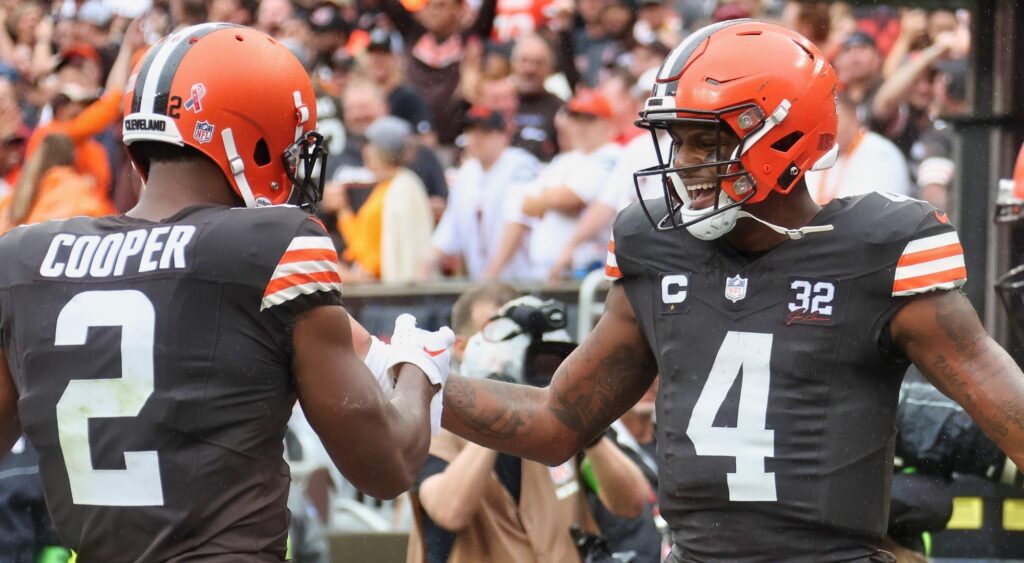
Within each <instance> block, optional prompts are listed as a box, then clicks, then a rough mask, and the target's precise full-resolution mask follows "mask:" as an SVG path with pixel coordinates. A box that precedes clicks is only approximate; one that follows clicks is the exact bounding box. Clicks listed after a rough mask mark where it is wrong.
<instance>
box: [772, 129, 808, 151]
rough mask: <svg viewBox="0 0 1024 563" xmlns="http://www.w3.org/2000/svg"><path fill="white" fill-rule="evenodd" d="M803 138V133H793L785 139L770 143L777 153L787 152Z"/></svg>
mask: <svg viewBox="0 0 1024 563" xmlns="http://www.w3.org/2000/svg"><path fill="white" fill-rule="evenodd" d="M803 136H804V132H803V131H793V132H792V133H790V134H789V135H786V136H785V137H783V138H781V139H779V140H778V141H775V142H774V143H772V148H773V149H775V150H777V151H779V152H789V149H791V148H793V145H795V144H796V143H797V141H799V140H800V139H801V138H803Z"/></svg>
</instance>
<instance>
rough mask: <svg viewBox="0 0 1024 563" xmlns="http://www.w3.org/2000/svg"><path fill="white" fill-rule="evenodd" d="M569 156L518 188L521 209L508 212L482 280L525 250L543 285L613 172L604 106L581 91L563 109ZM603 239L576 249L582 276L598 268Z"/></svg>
mask: <svg viewBox="0 0 1024 563" xmlns="http://www.w3.org/2000/svg"><path fill="white" fill-rule="evenodd" d="M566 110H567V117H566V130H567V132H568V134H569V136H570V138H571V141H570V142H571V144H572V146H573V149H574V150H572V151H569V152H565V153H562V154H560V155H558V156H557V157H555V160H553V161H551V164H550V165H548V167H547V168H545V169H544V171H543V172H541V174H540V176H539V177H538V178H537V181H535V182H532V183H530V184H529V185H526V186H524V187H523V188H521V191H522V192H523V196H522V200H521V203H520V204H519V205H518V206H517V207H512V208H510V209H508V210H507V218H508V225H507V226H506V227H505V233H504V234H503V235H502V239H501V245H500V246H499V247H498V250H497V251H496V252H495V254H494V257H493V258H492V261H491V263H489V264H488V266H487V269H486V270H485V271H484V277H485V278H488V279H491V278H494V277H497V275H498V273H499V272H501V271H502V270H503V269H504V267H505V265H506V264H507V261H508V260H509V259H510V258H511V257H512V256H514V255H515V253H516V252H517V251H518V250H519V249H520V248H521V247H524V246H525V247H526V248H527V256H528V259H529V262H530V278H531V279H537V280H543V279H547V277H548V274H549V273H550V271H551V268H552V267H553V266H554V264H555V262H556V260H557V259H558V257H559V255H560V253H561V251H562V245H564V244H565V241H567V240H569V238H570V237H571V235H572V233H573V232H574V230H575V228H576V222H577V220H578V219H579V216H580V214H581V213H582V212H583V210H584V209H586V207H587V205H589V204H590V202H592V201H593V200H594V198H595V197H596V196H597V194H598V192H599V191H600V190H601V188H602V187H603V186H604V182H605V181H607V178H608V174H609V173H611V171H612V169H613V168H614V167H615V163H616V161H617V160H618V158H619V155H620V153H621V147H620V146H619V145H616V144H615V143H614V142H612V135H613V134H614V127H613V125H612V123H611V118H612V111H611V106H609V104H608V100H607V99H606V98H605V97H604V95H602V94H601V93H600V92H598V91H596V90H586V89H584V90H580V92H579V93H578V94H576V96H574V97H573V98H572V100H570V101H569V104H568V105H567V106H566ZM607 242H608V241H607V239H603V240H596V239H592V240H590V241H586V242H585V243H583V244H578V245H576V247H575V250H574V251H573V259H572V262H571V264H570V267H571V268H572V270H573V271H579V272H586V271H589V270H591V269H593V268H597V267H599V266H601V265H602V264H603V262H602V257H603V256H605V255H606V254H607Z"/></svg>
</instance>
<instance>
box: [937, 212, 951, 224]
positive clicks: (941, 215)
mask: <svg viewBox="0 0 1024 563" xmlns="http://www.w3.org/2000/svg"><path fill="white" fill-rule="evenodd" d="M935 219H937V220H938V221H939V223H942V224H943V225H945V224H946V223H949V215H946V214H945V213H944V212H942V211H936V212H935Z"/></svg>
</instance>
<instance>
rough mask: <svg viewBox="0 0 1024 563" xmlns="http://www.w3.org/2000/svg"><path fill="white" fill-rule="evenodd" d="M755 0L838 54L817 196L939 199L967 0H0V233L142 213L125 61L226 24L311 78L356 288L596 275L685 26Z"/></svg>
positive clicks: (746, 7)
mask: <svg viewBox="0 0 1024 563" xmlns="http://www.w3.org/2000/svg"><path fill="white" fill-rule="evenodd" d="M741 17H759V18H766V19H775V20H777V21H780V22H782V23H784V24H786V25H789V26H791V27H793V28H794V29H796V30H798V31H800V32H801V33H803V34H805V35H806V36H808V37H809V38H811V39H812V40H813V41H815V42H816V43H817V44H818V45H819V46H820V47H821V48H822V49H823V50H824V52H825V53H826V54H827V55H828V56H829V57H830V58H831V60H832V62H833V63H834V65H835V67H836V70H837V73H838V75H839V78H840V80H841V82H842V91H841V92H840V104H839V110H840V112H839V115H840V126H839V136H838V143H839V160H838V163H837V165H836V166H835V167H834V168H832V169H831V170H828V171H822V172H817V173H811V174H808V183H809V185H810V187H811V191H812V194H813V195H814V197H815V198H816V199H817V200H818V201H819V202H825V201H827V200H828V199H830V198H832V197H841V196H847V195H855V194H859V193H864V192H867V191H871V190H885V191H891V192H894V193H899V194H903V195H908V196H911V197H920V198H924V199H927V200H929V201H931V202H933V203H934V204H936V205H937V206H939V207H945V206H946V205H947V191H948V188H949V185H950V183H951V181H952V178H953V176H954V163H953V160H952V159H951V157H950V151H951V145H952V137H951V132H950V127H949V125H948V123H947V121H946V118H947V117H949V116H952V115H956V114H958V113H962V112H964V111H966V101H965V98H966V85H965V83H966V73H967V62H966V61H967V55H968V51H969V49H970V45H969V32H968V26H969V21H968V20H969V14H968V13H967V12H966V11H956V12H953V11H949V10H933V11H926V10H923V9H911V8H893V7H886V6H879V5H872V6H867V7H864V6H861V7H852V6H850V5H847V4H845V3H843V2H797V1H783V0H333V1H324V0H215V1H212V2H205V1H201V0H140V1H132V2H128V1H122V0H85V1H82V0H53V1H43V0H18V1H13V0H0V27H2V28H3V29H2V32H0V206H2V209H0V228H2V229H3V230H7V229H9V228H11V227H13V226H15V225H18V224H21V223H26V222H34V221H39V220H45V219H50V218H61V217H63V216H67V215H75V214H93V215H95V214H101V213H107V212H109V211H111V210H116V211H125V210H126V209H128V208H130V207H131V206H132V205H133V204H134V202H135V200H136V198H137V195H138V193H139V190H140V189H141V184H140V181H139V180H138V177H137V175H135V174H133V173H132V170H131V168H130V164H129V163H128V159H126V158H125V153H124V151H123V149H122V148H121V146H120V143H119V138H118V137H119V135H120V128H119V118H120V112H121V97H122V92H123V90H124V86H125V85H126V83H127V81H128V80H129V74H130V69H131V68H132V65H133V64H135V63H136V62H137V61H138V60H140V58H141V57H142V55H143V54H144V53H145V50H146V48H147V47H148V46H149V45H152V44H153V43H155V42H156V41H157V40H159V38H160V37H161V36H163V35H165V34H167V33H169V32H172V31H174V30H175V29H179V28H182V27H185V26H188V25H191V24H194V23H200V22H204V21H228V22H234V23H239V24H246V25H252V26H255V27H257V28H259V29H261V30H263V31H266V32H268V33H270V34H271V35H273V36H275V37H276V38H278V39H279V40H280V41H281V42H282V43H283V44H285V45H287V46H288V47H289V49H291V50H292V51H293V52H294V53H295V55H296V56H297V57H298V58H299V59H300V60H301V61H302V62H303V63H304V64H305V65H306V67H307V68H308V69H309V72H310V75H311V76H312V77H313V80H314V83H315V85H316V88H317V92H318V96H319V99H318V104H317V105H318V110H319V116H320V119H319V128H320V130H321V131H322V132H323V133H324V134H325V135H326V136H327V137H328V140H329V147H330V156H329V158H328V162H327V166H326V167H325V169H324V170H322V171H319V173H320V174H322V175H324V176H325V178H326V180H327V189H326V193H325V198H324V201H323V204H322V205H321V206H320V208H319V209H318V210H317V212H318V213H319V214H320V215H321V216H322V218H323V219H324V222H325V224H326V225H327V226H328V228H329V230H330V231H331V233H332V236H333V237H334V239H335V242H336V244H337V246H338V250H339V251H340V253H339V254H340V255H341V256H343V261H344V262H345V264H344V266H345V270H344V271H345V272H346V273H347V276H346V280H345V281H346V282H347V283H356V282H368V283H373V282H378V281H380V282H385V283H392V282H396V283H409V282H414V281H426V280H436V279H441V278H444V277H457V276H461V277H467V278H469V279H473V280H485V279H502V280H533V281H544V280H548V281H557V280H560V279H571V278H575V277H580V276H582V275H585V274H586V273H587V272H588V271H590V270H591V269H593V268H595V267H596V266H598V265H599V264H600V262H601V255H602V252H603V250H602V249H603V247H604V246H605V242H606V240H607V236H608V232H609V230H610V225H611V221H612V219H613V217H614V215H615V212H616V211H617V210H618V209H621V208H622V207H623V206H625V205H628V204H629V203H630V202H631V201H633V200H635V198H636V196H635V192H634V182H633V177H632V172H633V171H634V170H637V169H639V168H642V167H644V166H650V165H653V164H655V163H656V161H657V158H656V156H655V152H654V150H655V149H654V143H653V142H651V141H652V140H651V139H650V137H649V135H648V134H647V133H645V132H642V131H641V130H640V129H638V128H636V127H635V126H634V125H633V121H634V120H635V118H636V114H637V111H638V108H639V107H641V105H642V104H643V101H644V99H645V97H646V96H647V94H648V92H649V91H650V88H651V85H652V84H653V79H654V76H653V75H654V72H655V70H656V69H657V67H658V66H659V65H660V63H661V61H662V60H663V59H664V57H665V56H666V55H667V54H668V53H669V52H670V51H671V49H672V48H674V47H675V46H676V45H677V44H678V43H679V42H680V41H681V40H682V39H683V38H684V37H685V36H686V34H687V33H688V32H690V31H692V30H694V29H696V28H698V27H699V26H702V25H704V24H706V23H708V22H713V21H720V20H724V19H732V18H741ZM268 79H270V80H272V79H273V78H272V77H268ZM253 95H254V96H258V95H259V93H258V92H254V93H253ZM641 133H643V134H642V135H641ZM55 135H60V136H62V137H63V138H64V139H66V140H68V141H70V144H71V146H72V154H71V162H70V163H68V162H65V161H66V160H67V155H66V154H62V152H66V149H67V147H68V143H67V142H58V141H52V142H44V141H45V139H47V138H50V137H53V136H55ZM33 157H35V163H34V164H33ZM41 167H42V168H45V169H41ZM23 169H24V170H26V171H30V172H32V173H31V174H24V173H22V170H23ZM648 184H649V182H647V181H646V180H643V179H642V180H641V181H640V187H641V189H642V190H643V191H645V192H647V193H652V194H653V193H657V192H656V190H658V189H659V187H658V186H650V185H648Z"/></svg>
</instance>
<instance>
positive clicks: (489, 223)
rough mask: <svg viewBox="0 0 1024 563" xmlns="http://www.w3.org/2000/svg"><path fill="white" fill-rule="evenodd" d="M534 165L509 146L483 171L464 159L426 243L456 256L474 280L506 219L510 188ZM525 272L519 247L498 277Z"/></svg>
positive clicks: (526, 179) (527, 176) (535, 164)
mask: <svg viewBox="0 0 1024 563" xmlns="http://www.w3.org/2000/svg"><path fill="white" fill-rule="evenodd" d="M539 167H540V161H538V160H537V159H536V158H535V157H534V156H533V155H531V154H530V153H528V152H526V151H524V150H522V149H520V148H516V147H509V148H507V149H505V152H503V153H502V154H501V156H500V157H499V158H498V160H497V162H495V163H494V165H493V166H491V168H490V169H489V170H486V171H485V170H484V169H483V167H482V166H481V165H480V161H478V160H476V159H472V160H468V161H466V162H465V163H463V165H462V166H461V167H460V168H459V171H458V172H457V173H456V176H455V181H454V182H453V183H452V185H451V188H450V189H449V190H448V205H447V207H446V208H445V210H444V214H443V215H442V216H441V221H440V222H439V223H438V224H437V228H436V229H435V230H434V234H433V237H432V239H431V242H432V243H433V245H434V247H435V248H437V249H438V250H440V251H441V252H443V253H445V254H448V255H452V256H462V257H463V259H464V260H465V261H466V270H467V271H468V273H469V277H470V279H474V280H477V279H480V275H481V274H482V273H483V270H484V268H485V267H487V263H488V262H489V261H490V258H491V256H492V255H493V254H494V252H495V251H496V250H497V248H498V242H499V241H500V240H501V235H502V232H503V231H504V230H505V223H506V215H505V211H504V210H505V209H508V208H509V206H510V205H512V204H510V203H507V200H509V199H510V198H515V197H516V193H515V188H516V186H519V185H521V184H524V183H526V182H529V181H531V180H533V179H534V178H535V177H536V176H537V171H538V169H539ZM528 271H529V268H528V261H527V256H526V251H525V249H523V250H522V251H520V252H518V253H517V254H516V255H515V256H513V257H512V259H511V260H509V262H508V264H506V266H505V269H504V270H503V271H502V273H501V279H504V280H514V279H524V278H526V277H527V274H528Z"/></svg>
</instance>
